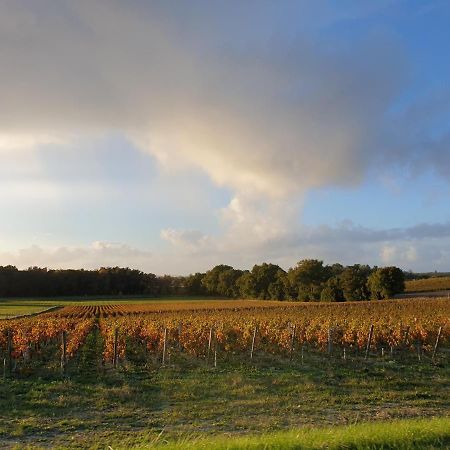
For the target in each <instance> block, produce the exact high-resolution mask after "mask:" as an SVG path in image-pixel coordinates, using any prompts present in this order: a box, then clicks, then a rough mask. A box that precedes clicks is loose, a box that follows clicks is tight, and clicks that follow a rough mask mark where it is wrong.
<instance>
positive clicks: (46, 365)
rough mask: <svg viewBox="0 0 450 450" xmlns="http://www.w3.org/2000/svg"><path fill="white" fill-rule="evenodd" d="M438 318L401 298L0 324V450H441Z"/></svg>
mask: <svg viewBox="0 0 450 450" xmlns="http://www.w3.org/2000/svg"><path fill="white" fill-rule="evenodd" d="M108 303H109V302H108ZM449 320H450V302H449V301H448V300H446V299H442V300H430V299H423V300H420V299H418V300H417V299H414V300H408V301H404V300H402V301H392V302H387V303H385V302H358V303H353V304H340V305H332V304H321V305H320V304H299V303H295V304H292V305H290V304H283V303H280V302H275V303H274V304H271V303H270V302H250V303H249V302H247V301H245V302H243V301H231V302H230V301H217V302H215V303H213V304H211V303H208V302H199V301H198V300H197V301H193V302H175V303H174V302H162V303H155V302H146V303H141V304H133V303H130V302H128V303H127V302H125V303H122V304H120V305H109V306H101V305H89V306H86V307H80V305H79V304H77V303H76V302H75V305H73V306H70V307H66V308H64V309H60V310H58V311H55V312H52V313H48V314H43V315H38V316H34V317H30V318H25V319H20V320H8V321H0V328H1V330H2V331H1V333H0V334H1V336H2V337H0V347H1V350H0V351H1V353H2V354H1V355H0V356H1V357H2V358H3V357H8V353H7V344H8V340H7V339H6V332H7V331H8V330H11V331H12V335H11V343H12V348H11V355H12V358H11V359H10V361H11V372H9V371H5V373H4V377H3V378H2V379H1V381H0V402H1V405H2V408H1V409H0V441H1V447H2V448H14V447H16V448H26V447H27V446H28V447H30V448H48V447H52V448H54V447H56V448H102V449H103V448H104V449H106V448H109V447H110V448H113V449H117V448H159V447H162V448H447V447H448V445H450V441H449V426H448V425H449V416H450V352H449V347H450V346H449V336H450V334H449V329H448V325H449V323H448V322H449ZM155 324H156V325H155ZM370 324H374V331H373V336H372V340H371V342H369V345H368V344H367V342H368V339H369V336H368V333H369V325H370ZM439 328H441V335H440V342H439V347H438V351H437V353H436V355H433V350H434V343H435V342H436V338H437V333H438V329H439ZM330 329H332V332H331V334H329V333H328V330H330ZM116 330H117V331H116ZM255 330H256V331H255ZM62 331H65V332H66V333H67V342H66V344H67V348H66V351H67V355H66V358H65V359H64V366H62V365H61V362H62V358H61V357H62V355H63V353H62V345H61V342H62V341H61V337H62ZM344 331H347V332H344ZM329 336H331V346H330V345H329V344H330V342H329V341H328V339H329ZM405 338H406V339H405ZM252 348H253V350H252ZM433 356H434V357H433ZM8 362H9V361H8ZM419 419H420V420H419ZM393 420H398V421H400V422H396V423H391V422H392V421H393ZM327 427H332V428H327ZM269 444H270V445H269Z"/></svg>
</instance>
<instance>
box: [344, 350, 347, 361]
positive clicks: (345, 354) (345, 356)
mask: <svg viewBox="0 0 450 450" xmlns="http://www.w3.org/2000/svg"><path fill="white" fill-rule="evenodd" d="M346 359H347V353H346V352H345V347H344V361H345V360H346Z"/></svg>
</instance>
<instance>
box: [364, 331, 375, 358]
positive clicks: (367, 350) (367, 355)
mask: <svg viewBox="0 0 450 450" xmlns="http://www.w3.org/2000/svg"><path fill="white" fill-rule="evenodd" d="M372 336H373V325H370V331H369V339H368V340H367V347H366V356H365V359H367V358H368V357H369V350H370V344H371V343H372Z"/></svg>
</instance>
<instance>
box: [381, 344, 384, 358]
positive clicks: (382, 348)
mask: <svg viewBox="0 0 450 450" xmlns="http://www.w3.org/2000/svg"><path fill="white" fill-rule="evenodd" d="M381 357H382V358H383V359H384V347H381Z"/></svg>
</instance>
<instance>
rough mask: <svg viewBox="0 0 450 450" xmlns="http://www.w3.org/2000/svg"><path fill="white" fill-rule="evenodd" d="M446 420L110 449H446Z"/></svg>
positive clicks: (153, 441) (154, 440) (156, 441)
mask: <svg viewBox="0 0 450 450" xmlns="http://www.w3.org/2000/svg"><path fill="white" fill-rule="evenodd" d="M449 445H450V418H449V417H444V418H433V419H421V420H395V421H390V422H374V423H360V424H355V425H347V426H334V427H327V428H304V429H299V430H292V431H287V432H276V433H264V434H261V435H257V436H245V437H237V438H224V437H217V438H211V439H204V438H195V437H187V438H184V439H179V440H177V441H172V442H170V441H169V442H167V441H164V438H163V432H162V433H160V434H159V435H157V436H155V437H149V438H148V440H147V441H145V438H144V439H143V441H142V442H141V443H140V444H138V445H134V446H132V445H131V446H130V445H128V444H127V443H126V442H121V443H118V444H117V445H111V448H113V449H118V448H134V449H152V448H155V449H164V450H178V449H183V450H189V449H210V450H237V449H246V450H259V449H297V450H318V449H328V450H333V449H336V450H337V449H354V450H372V449H401V450H410V449H424V448H428V449H437V448H449V447H448V446H449Z"/></svg>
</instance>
